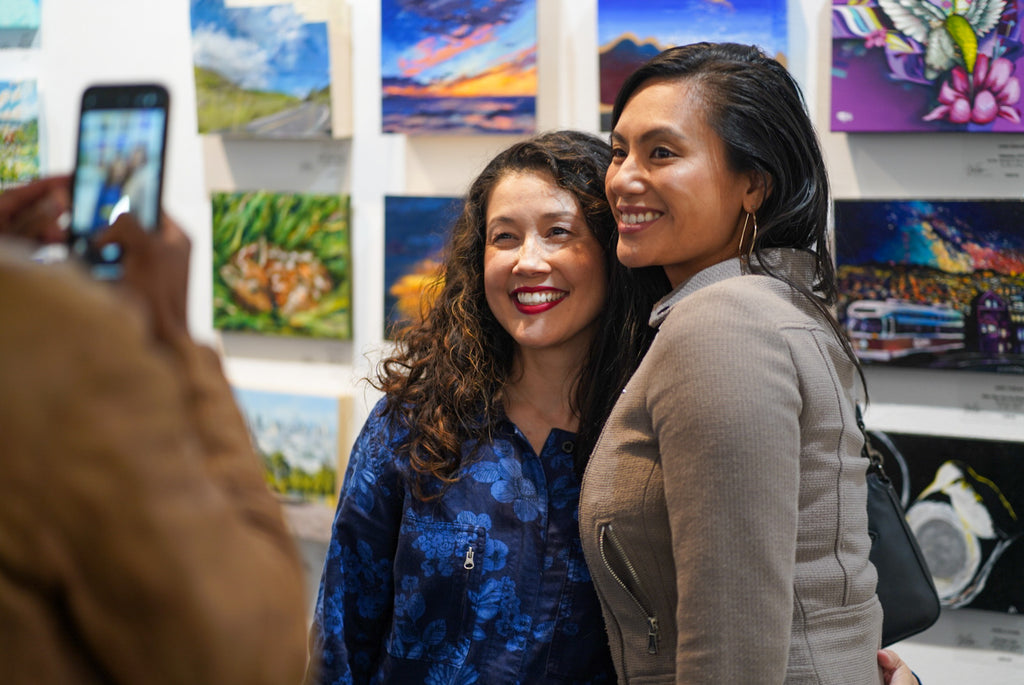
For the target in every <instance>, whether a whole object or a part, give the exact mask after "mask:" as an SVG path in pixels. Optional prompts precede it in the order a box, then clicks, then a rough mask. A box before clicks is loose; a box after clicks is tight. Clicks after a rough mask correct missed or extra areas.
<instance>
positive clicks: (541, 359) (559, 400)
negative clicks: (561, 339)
mask: <svg viewBox="0 0 1024 685" xmlns="http://www.w3.org/2000/svg"><path fill="white" fill-rule="evenodd" d="M579 371H580V356H579V355H578V354H572V355H565V354H557V353H549V352H547V351H537V350H520V351H519V353H518V354H517V355H516V364H515V369H514V371H513V374H512V380H511V381H510V382H508V383H507V384H506V385H505V390H504V396H505V397H504V399H505V413H506V414H507V415H508V418H509V419H510V420H511V421H512V422H513V423H514V424H516V426H517V427H518V428H519V430H520V431H522V432H523V434H525V435H526V438H527V440H529V441H530V444H531V445H532V446H533V449H534V451H536V452H537V453H538V454H539V453H540V451H541V448H542V447H543V446H544V442H545V441H546V440H547V437H548V435H549V434H550V433H551V429H553V428H561V429H563V430H567V431H573V432H575V431H576V430H577V429H578V427H579V416H578V415H577V414H576V413H575V412H574V411H573V410H572V392H573V389H574V385H575V383H576V378H577V376H578V375H579Z"/></svg>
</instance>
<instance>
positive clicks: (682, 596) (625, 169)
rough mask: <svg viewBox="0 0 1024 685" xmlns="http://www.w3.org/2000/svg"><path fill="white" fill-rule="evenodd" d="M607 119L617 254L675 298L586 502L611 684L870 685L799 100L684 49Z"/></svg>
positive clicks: (871, 607) (861, 491) (853, 475)
mask: <svg viewBox="0 0 1024 685" xmlns="http://www.w3.org/2000/svg"><path fill="white" fill-rule="evenodd" d="M612 124H613V132H612V134H611V140H612V149H613V150H612V163H611V166H610V168H609V171H608V174H607V179H606V184H605V188H606V191H607V194H608V198H609V200H610V202H611V204H612V209H613V212H614V214H615V217H616V219H617V221H618V229H619V243H618V248H617V250H618V256H619V258H620V260H621V261H622V262H623V263H624V264H626V265H627V266H630V267H642V266H652V265H658V266H661V267H663V268H664V269H665V273H666V274H667V275H668V277H669V280H670V281H671V283H672V285H673V287H674V290H673V291H672V292H671V293H670V294H669V295H667V296H666V297H665V298H664V299H663V300H662V301H661V302H660V303H659V304H658V305H656V306H655V309H654V312H653V314H652V317H651V323H652V325H654V326H656V327H657V328H658V333H657V335H656V337H655V339H654V342H653V344H652V346H651V348H650V351H649V352H648V353H647V355H646V357H645V358H644V360H643V362H642V363H641V365H640V368H639V369H638V370H637V372H636V374H635V375H634V376H633V378H632V380H631V381H630V382H629V384H628V385H627V386H626V388H625V390H624V391H623V394H622V395H621V396H620V398H619V400H618V402H617V403H616V406H615V408H614V410H613V411H612V414H611V416H610V418H609V420H608V422H607V424H606V425H605V429H604V432H603V434H602V436H601V438H600V440H599V442H598V444H597V446H596V448H595V451H594V453H593V456H592V457H591V460H590V463H589V464H588V466H587V470H586V474H585V477H584V482H583V494H582V498H581V502H580V527H581V537H582V541H583V546H584V552H585V553H586V558H587V563H588V565H589V567H590V570H591V574H592V577H593V580H594V582H595V584H596V586H597V590H598V595H599V596H600V599H601V602H602V609H603V612H604V617H605V623H606V627H607V629H608V633H609V638H610V643H611V649H612V657H613V660H614V661H615V666H616V670H617V672H618V677H619V680H620V682H629V683H694V684H698V683H701V684H704V683H744V684H745V683H757V684H759V685H760V684H764V683H794V684H795V683H807V684H811V683H813V684H815V685H824V684H829V683H834V684H837V685H839V684H842V685H868V684H871V685H877V684H878V683H881V682H882V674H881V672H880V670H879V665H878V663H877V662H876V653H877V649H878V647H879V644H880V642H881V628H882V609H881V606H880V604H879V602H878V599H877V598H876V596H875V583H876V574H875V569H874V567H873V566H872V565H871V564H870V562H869V561H868V551H869V548H870V542H869V538H868V532H867V513H866V508H865V500H866V487H865V479H864V474H865V468H866V466H867V463H866V460H865V459H863V458H861V456H860V448H861V441H862V438H861V435H860V433H859V431H858V428H857V422H856V420H855V401H856V398H857V397H858V393H859V392H860V383H861V379H860V377H859V369H858V365H857V362H856V358H855V357H854V355H853V353H852V350H851V349H850V346H849V344H848V342H847V341H846V339H845V338H844V336H843V335H842V333H841V330H840V328H839V326H838V324H837V322H836V321H835V319H834V318H833V316H832V315H831V313H830V312H829V309H828V307H829V305H831V304H832V303H833V302H834V299H835V294H836V284H835V277H834V271H833V267H832V262H831V257H830V254H829V249H828V245H829V240H828V237H827V234H826V223H827V222H826V218H827V214H828V202H829V198H828V180H827V177H826V173H825V166H824V163H823V160H822V155H821V151H820V148H819V145H818V141H817V137H816V135H815V132H814V129H813V126H812V124H811V122H810V119H809V117H808V115H807V112H806V110H805V108H804V104H803V100H802V96H801V94H800V92H799V88H798V86H797V85H796V83H795V82H794V81H793V79H792V77H791V76H790V75H789V74H788V73H787V72H786V70H785V69H784V68H783V67H782V66H781V65H780V64H779V63H778V62H776V61H775V60H773V59H771V58H768V57H766V56H765V55H763V54H762V53H761V52H760V51H759V50H757V49H756V48H751V47H748V46H740V45H732V44H718V45H712V44H698V45H691V46H684V47H679V48H673V49H670V50H667V51H665V52H663V53H662V54H661V55H659V56H658V57H655V58H654V59H652V60H651V61H650V62H648V63H647V64H645V65H644V66H642V67H641V68H640V69H639V70H638V71H637V72H635V73H634V74H633V75H632V76H631V77H630V78H629V79H628V80H627V81H626V83H625V85H624V86H623V89H622V90H621V91H620V93H619V96H618V99H617V101H616V103H615V108H614V111H613V114H612Z"/></svg>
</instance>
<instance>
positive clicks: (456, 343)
mask: <svg viewBox="0 0 1024 685" xmlns="http://www.w3.org/2000/svg"><path fill="white" fill-rule="evenodd" d="M610 159H611V149H610V147H609V145H608V143H606V142H605V141H603V140H601V139H599V138H597V137H595V136H592V135H590V134H586V133H580V132H575V131H556V132H551V133H545V134H541V135H538V136H535V137H533V138H530V139H528V140H525V141H522V142H518V143H515V144H514V145H512V146H511V147H509V148H507V149H506V150H504V151H503V152H501V153H499V154H498V155H497V156H496V157H495V158H494V159H493V160H491V162H490V163H489V164H488V165H487V166H486V168H484V170H483V171H482V172H481V173H480V175H479V176H478V177H477V178H476V180H474V181H473V183H472V184H471V185H470V187H469V191H468V193H467V195H466V198H465V202H464V205H463V208H462V213H461V215H460V216H459V218H458V219H457V220H456V222H455V224H454V226H453V227H452V230H451V233H450V235H449V237H448V243H447V246H446V250H445V259H444V265H443V267H442V274H441V278H440V279H439V281H438V283H439V284H441V285H440V286H439V287H440V288H441V291H440V293H438V295H437V297H436V298H434V299H433V302H432V304H431V307H430V309H429V310H428V311H427V312H426V313H425V315H424V317H423V318H422V320H420V321H418V322H413V323H411V324H409V325H408V326H406V327H405V328H404V329H402V330H400V331H397V332H396V334H395V337H396V342H397V348H396V351H395V352H394V354H392V355H391V356H389V357H387V358H386V359H384V360H383V361H382V362H381V364H380V367H379V369H378V372H377V378H376V380H375V381H374V386H375V387H377V388H378V389H380V390H383V391H384V392H385V393H386V400H385V408H384V412H385V414H386V415H388V416H389V418H391V419H393V420H397V421H398V422H399V424H400V425H401V426H402V427H403V428H405V429H406V430H407V431H408V437H407V439H406V440H405V442H404V444H402V445H401V449H402V451H403V453H406V454H407V457H408V460H409V468H410V471H411V473H410V477H411V479H412V481H413V488H414V492H415V494H416V495H417V496H418V497H421V498H423V499H430V498H433V497H436V496H438V495H439V494H440V492H441V491H442V490H443V487H444V486H445V485H447V484H449V483H452V482H454V481H456V480H457V479H458V474H459V469H460V467H461V465H462V463H463V460H464V459H469V458H471V457H472V454H473V452H474V446H479V445H483V444H487V443H489V442H490V441H491V440H492V437H493V434H494V430H495V428H496V426H497V424H498V422H499V421H501V420H502V419H503V418H504V416H505V414H504V408H503V405H502V389H503V388H504V387H505V384H506V383H507V382H508V381H509V378H510V374H511V373H512V370H513V360H514V357H515V352H516V343H515V341H514V340H513V339H512V337H511V336H510V335H509V334H508V333H507V332H506V331H505V330H504V329H503V328H502V327H501V325H500V324H499V323H498V321H497V319H495V317H494V315H493V314H492V313H491V310H490V308H489V307H488V306H487V300H486V298H485V295H484V276H483V264H484V245H485V224H486V220H487V202H488V200H489V198H490V194H491V191H492V189H493V188H494V187H495V185H497V183H498V182H499V181H500V180H502V179H503V178H504V177H505V176H506V175H508V174H511V173H515V172H521V171H540V172H546V173H549V174H550V175H551V176H552V178H554V180H555V182H556V183H557V184H558V186H559V187H560V188H563V189H565V190H566V191H568V192H570V193H572V195H573V196H574V197H575V198H576V200H577V201H578V202H579V205H580V208H581V210H582V211H583V214H584V216H585V218H586V221H587V224H588V226H589V227H590V229H591V230H592V231H593V232H594V235H595V236H596V237H597V239H598V241H599V242H600V243H601V246H602V248H603V250H604V256H605V262H606V267H607V273H608V274H609V288H608V299H607V301H606V303H605V306H604V308H603V309H602V312H601V314H600V318H599V322H598V332H597V334H596V335H595V336H594V340H593V342H592V343H591V345H590V349H589V350H588V353H587V356H586V358H585V359H584V360H583V364H582V366H581V370H580V373H579V376H578V378H577V379H576V383H575V385H574V389H573V397H572V398H571V402H572V407H573V409H574V410H575V411H576V412H577V414H578V415H579V418H580V427H579V431H578V434H577V441H576V446H575V449H574V460H575V464H576V469H577V472H578V473H582V469H583V467H584V465H585V464H586V459H587V458H588V457H589V455H590V451H591V449H592V448H593V446H594V443H595V442H596V441H597V437H598V435H599V433H600V430H601V427H602V426H603V425H604V422H605V420H606V419H607V418H608V413H609V412H610V411H611V408H612V405H613V404H614V402H615V399H616V397H617V396H618V394H619V392H620V391H621V389H622V387H623V386H624V385H625V383H626V381H627V380H628V379H629V376H630V375H631V374H632V373H633V371H634V370H635V369H636V366H637V364H638V363H639V362H640V359H641V357H642V356H643V354H644V352H646V350H647V347H648V345H649V344H650V339H651V337H652V335H653V332H652V330H651V329H650V328H649V327H648V326H647V319H648V317H649V315H650V312H651V307H652V306H653V304H654V303H655V302H656V301H657V299H658V298H659V297H661V296H662V295H664V294H665V293H667V292H668V290H669V286H668V281H667V278H666V277H665V274H664V271H663V270H661V269H660V268H650V269H642V270H641V269H627V268H625V267H623V266H622V265H621V264H619V262H618V260H617V259H616V257H615V243H616V240H617V237H618V234H617V232H616V227H615V220H614V219H613V218H612V214H611V210H610V208H609V206H608V201H607V199H606V197H605V192H604V175H605V171H606V170H607V168H608V164H609V161H610ZM439 486H440V487H439ZM428 493H429V494H428Z"/></svg>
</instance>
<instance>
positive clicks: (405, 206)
mask: <svg viewBox="0 0 1024 685" xmlns="http://www.w3.org/2000/svg"><path fill="white" fill-rule="evenodd" d="M461 210H462V200H461V199H460V198H457V197H398V196H388V197H385V198H384V321H385V324H384V325H385V331H384V334H385V337H389V338H390V337H391V333H392V331H393V330H394V328H395V327H396V326H400V325H402V324H406V323H409V322H410V321H415V320H417V319H418V318H419V317H420V316H421V313H422V312H423V311H424V310H426V309H427V308H428V307H429V306H430V304H431V302H433V295H434V294H435V293H436V292H438V290H439V287H440V285H441V282H440V280H439V279H440V269H441V259H442V252H443V250H444V245H445V239H446V237H447V235H448V231H449V229H450V227H451V226H452V224H453V223H454V222H455V220H456V219H457V218H458V216H459V212H460V211H461Z"/></svg>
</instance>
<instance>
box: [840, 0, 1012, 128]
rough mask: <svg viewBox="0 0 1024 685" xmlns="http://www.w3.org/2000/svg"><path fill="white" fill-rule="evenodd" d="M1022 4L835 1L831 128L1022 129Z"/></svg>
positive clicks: (945, 0) (979, 0)
mask: <svg viewBox="0 0 1024 685" xmlns="http://www.w3.org/2000/svg"><path fill="white" fill-rule="evenodd" d="M1022 15H1024V0H833V4H832V116H831V119H832V121H831V129H832V130H833V131H847V132H867V131H872V132H944V131H960V132H972V133H974V132H991V133H1022V132H1024V124H1022V123H1021V101H1020V78H1021V73H1022V71H1024V44H1022V37H1021V27H1020V18H1021V16H1022Z"/></svg>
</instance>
